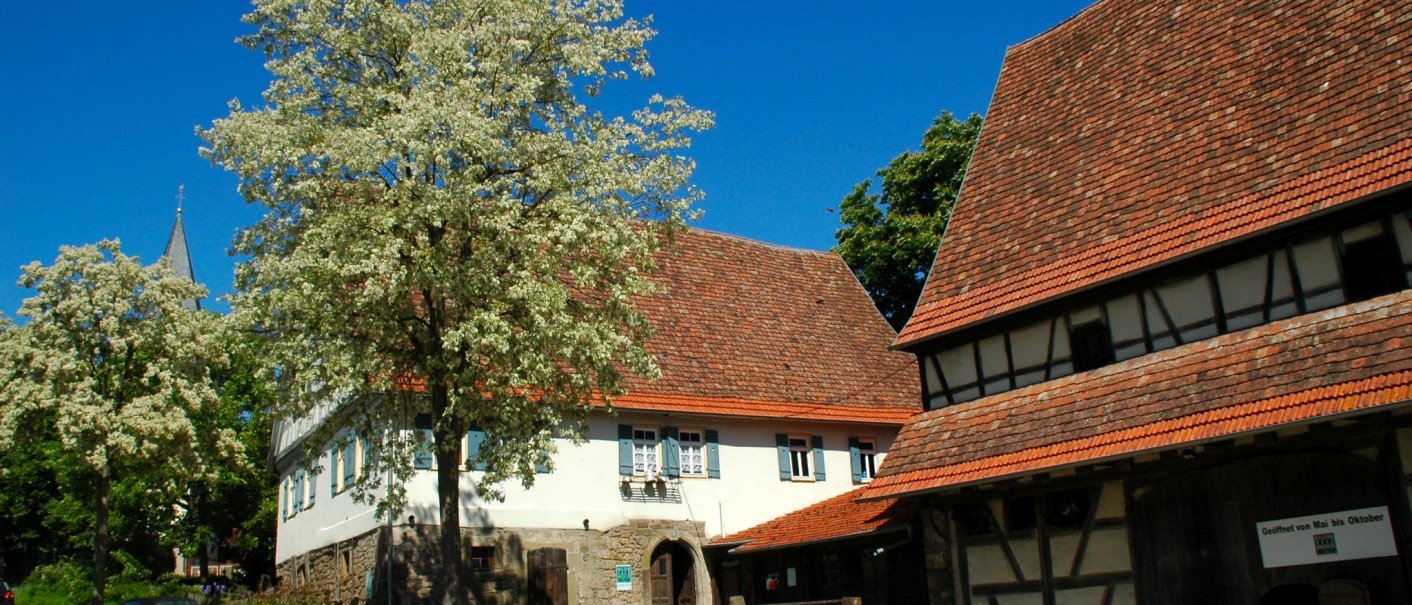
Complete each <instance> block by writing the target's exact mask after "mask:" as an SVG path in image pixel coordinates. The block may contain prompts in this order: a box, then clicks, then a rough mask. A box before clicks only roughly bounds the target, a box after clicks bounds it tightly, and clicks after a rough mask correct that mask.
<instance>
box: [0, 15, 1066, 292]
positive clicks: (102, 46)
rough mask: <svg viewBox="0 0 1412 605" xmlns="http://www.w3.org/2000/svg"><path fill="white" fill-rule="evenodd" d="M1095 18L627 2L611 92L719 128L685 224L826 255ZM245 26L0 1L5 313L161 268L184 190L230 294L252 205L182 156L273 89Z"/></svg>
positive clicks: (188, 219) (204, 271) (706, 142)
mask: <svg viewBox="0 0 1412 605" xmlns="http://www.w3.org/2000/svg"><path fill="white" fill-rule="evenodd" d="M1090 1H1091V0H1047V1H1034V0H1025V1H1017V2H974V1H968V2H949V1H932V2H923V1H911V0H907V1H900V2H864V1H860V0H852V1H843V0H814V1H808V2H805V1H799V0H770V1H766V2H726V1H716V2H701V1H692V0H646V1H643V0H626V3H627V10H628V12H629V13H630V14H634V15H643V14H649V13H650V14H652V15H654V19H655V21H654V26H655V28H656V29H657V30H658V32H659V34H658V36H657V38H656V39H654V40H653V41H652V42H651V43H649V45H648V51H649V53H650V54H651V58H652V63H653V66H654V67H655V68H656V71H657V77H655V78H653V79H651V80H648V81H647V82H645V83H641V84H637V83H634V84H631V85H630V86H628V87H627V88H626V89H625V90H623V91H620V92H621V93H622V94H624V95H629V96H630V95H633V94H636V95H638V96H639V97H640V98H641V99H642V100H645V99H646V96H647V95H648V94H649V93H650V92H653V91H656V92H661V93H663V94H664V95H667V96H675V95H679V96H682V97H684V98H685V99H686V100H687V101H688V102H690V103H691V104H693V105H695V106H697V107H701V108H703V109H709V110H711V111H714V112H715V113H716V121H717V126H716V128H715V129H713V130H711V131H709V132H706V133H704V134H702V135H700V136H699V137H697V139H696V141H695V144H694V146H693V148H692V150H691V155H692V156H693V157H694V158H695V159H696V161H697V164H698V168H697V172H696V177H695V182H696V184H697V186H699V187H700V188H702V189H703V190H705V192H706V199H705V200H704V201H703V202H702V203H701V205H700V208H702V209H703V210H705V216H704V217H703V219H702V220H701V221H700V222H699V223H698V226H700V227H704V228H707V229H714V230H717V231H724V232H727V233H733V234H737V235H742V236H745V237H749V238H753V239H758V240H763V241H767V242H772V243H777V244H783V245H787V246H795V247H801V248H810V249H816V250H826V249H828V248H830V247H831V246H833V244H834V239H833V233H834V231H835V230H836V229H837V228H838V227H839V224H838V218H837V214H836V213H832V212H830V209H833V208H837V206H838V202H839V200H840V199H842V198H843V197H844V196H845V195H847V194H848V193H849V192H850V191H851V190H852V189H853V186H854V185H855V184H857V183H858V182H860V181H862V180H864V179H866V178H868V177H870V176H872V174H873V173H874V172H875V171H876V170H877V169H878V168H880V167H882V166H883V165H885V164H886V163H887V162H888V160H890V159H891V158H892V157H894V156H896V155H897V154H899V153H901V152H903V151H906V150H909V149H915V148H916V147H917V146H918V145H919V143H920V141H921V136H922V133H923V132H924V131H925V130H926V128H927V126H928V125H929V124H930V123H931V120H932V118H934V117H935V116H936V115H937V114H938V113H939V112H940V111H941V110H943V109H949V110H951V111H952V112H954V113H956V114H959V115H966V114H969V113H972V112H977V113H982V114H983V113H985V110H986V106H987V104H988V103H989V101H990V95H991V92H992V90H993V89H994V87H995V81H996V78H997V76H998V75H999V71H1000V63H1001V59H1002V58H1003V57H1004V53H1005V49H1006V48H1007V47H1008V46H1010V45H1012V44H1015V43H1018V42H1021V41H1023V40H1025V39H1027V38H1030V37H1032V36H1034V35H1036V34H1039V33H1041V32H1043V31H1044V30H1046V29H1048V28H1050V27H1053V26H1054V25H1056V24H1058V23H1060V22H1062V21H1063V20H1064V19H1067V18H1068V17H1070V16H1072V15H1074V14H1075V13H1077V12H1078V11H1079V10H1081V9H1082V8H1083V7H1085V6H1087V5H1088V4H1089V3H1090ZM248 8H249V5H248V4H246V3H245V2H240V1H231V0H219V1H214V0H213V1H201V2H196V1H192V0H153V1H150V2H141V3H123V2H98V3H84V4H83V5H81V6H75V5H72V4H70V3H62V2H54V3H49V2H4V3H0V57H5V59H4V60H3V61H4V63H3V66H4V69H3V71H0V82H3V85H0V116H4V120H3V122H0V312H3V313H4V314H5V315H6V316H10V317H13V316H14V312H15V310H17V309H18V308H19V304H20V301H21V300H22V299H23V298H25V297H26V296H28V295H29V293H28V291H26V290H25V289H23V288H20V287H18V286H17V285H15V281H16V280H17V279H18V278H19V268H20V266H21V265H23V264H25V263H28V262H30V261H33V260H39V261H41V262H44V263H49V262H52V261H53V259H54V257H55V256H56V255H57V253H58V248H59V246H60V245H63V244H84V243H91V242H96V241H99V240H101V239H105V238H119V239H121V240H122V242H123V249H124V251H125V252H126V253H128V254H135V255H137V256H139V257H141V258H142V259H143V260H144V261H145V262H151V261H153V260H155V259H156V258H157V257H158V256H159V255H160V254H161V253H162V249H163V246H164V245H165V243H166V238H167V235H168V233H169V231H170V229H171V226H172V221H173V218H174V213H175V208H176V192H177V186H178V185H185V189H186V202H185V213H184V221H185V223H186V227H187V237H188V241H189V242H190V245H191V248H192V260H193V263H194V265H195V269H196V275H197V278H198V279H199V280H200V281H202V282H204V283H205V284H206V285H207V287H209V288H210V289H211V290H212V293H213V296H219V295H222V294H225V293H227V292H229V290H230V288H231V280H232V277H233V267H234V264H235V262H236V261H237V260H238V259H234V258H231V257H230V256H228V255H227V250H228V248H229V245H230V240H231V237H232V235H233V234H234V233H235V230H236V229H237V228H239V227H241V226H243V225H248V224H250V223H252V222H254V221H255V220H256V219H257V218H258V217H259V215H260V209H259V208H258V207H254V206H247V205H246V204H245V203H244V202H243V201H242V200H241V198H240V196H239V194H238V193H237V192H236V190H235V185H236V181H235V179H234V177H232V176H231V175H229V174H228V173H226V172H224V171H222V170H221V169H219V168H216V167H213V166H211V165H210V164H209V163H208V162H206V161H205V160H203V159H201V158H200V157H199V156H198V155H197V148H198V147H199V145H200V140H199V139H198V138H197V137H196V136H195V133H194V132H195V128H196V126H198V125H209V124H210V123H211V121H212V120H214V119H216V118H220V117H224V116H225V115H227V113H228V111H227V108H226V103H227V102H228V101H230V100H231V99H235V98H239V99H240V100H241V101H242V103H244V104H245V105H247V106H253V105H256V104H258V102H259V96H260V92H261V91H263V90H264V88H265V86H266V85H267V84H268V82H269V76H268V74H267V72H265V70H264V68H263V67H262V62H263V57H262V56H260V55H259V54H257V53H255V52H252V51H248V50H246V49H244V48H242V47H240V46H238V45H236V44H235V43H234V39H235V38H236V37H237V36H239V35H242V34H244V33H247V31H248V29H247V27H246V26H245V25H244V24H242V23H241V22H240V16H241V15H242V14H243V13H245V12H248ZM638 104H640V103H638ZM208 307H210V308H216V309H222V310H224V309H225V308H226V306H225V305H224V304H223V303H220V302H215V303H208Z"/></svg>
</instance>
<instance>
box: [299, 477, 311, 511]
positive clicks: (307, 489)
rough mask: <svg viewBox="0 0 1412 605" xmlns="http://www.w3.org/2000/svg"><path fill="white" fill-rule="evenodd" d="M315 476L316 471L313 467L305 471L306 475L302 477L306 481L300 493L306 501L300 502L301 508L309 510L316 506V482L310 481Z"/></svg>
mask: <svg viewBox="0 0 1412 605" xmlns="http://www.w3.org/2000/svg"><path fill="white" fill-rule="evenodd" d="M313 476H314V471H313V470H312V469H311V470H308V471H305V472H304V476H303V477H301V478H300V479H301V480H302V481H303V482H304V485H303V486H302V487H303V489H302V490H300V495H302V496H304V501H303V502H300V503H299V508H300V510H308V509H310V508H313V507H314V493H313V490H314V484H313V483H312V482H311V481H310V479H311V478H313Z"/></svg>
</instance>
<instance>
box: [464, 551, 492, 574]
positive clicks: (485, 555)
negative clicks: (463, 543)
mask: <svg viewBox="0 0 1412 605" xmlns="http://www.w3.org/2000/svg"><path fill="white" fill-rule="evenodd" d="M470 560H471V571H473V572H476V571H481V572H484V571H495V547H494V546H472V547H471V559H470Z"/></svg>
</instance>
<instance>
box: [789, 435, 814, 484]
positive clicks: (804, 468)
mask: <svg viewBox="0 0 1412 605" xmlns="http://www.w3.org/2000/svg"><path fill="white" fill-rule="evenodd" d="M809 454H810V452H809V441H808V440H807V439H804V438H802V437H790V438H789V476H790V478H791V479H813V478H814V475H813V474H811V473H810V472H809Z"/></svg>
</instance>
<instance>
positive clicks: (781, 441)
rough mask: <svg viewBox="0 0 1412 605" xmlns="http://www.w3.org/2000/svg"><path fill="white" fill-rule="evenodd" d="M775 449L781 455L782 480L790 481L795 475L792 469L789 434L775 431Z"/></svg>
mask: <svg viewBox="0 0 1412 605" xmlns="http://www.w3.org/2000/svg"><path fill="white" fill-rule="evenodd" d="M775 450H777V451H778V453H779V457H780V481H789V479H790V477H792V476H793V473H792V471H791V470H790V456H789V435H787V434H785V433H775Z"/></svg>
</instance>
